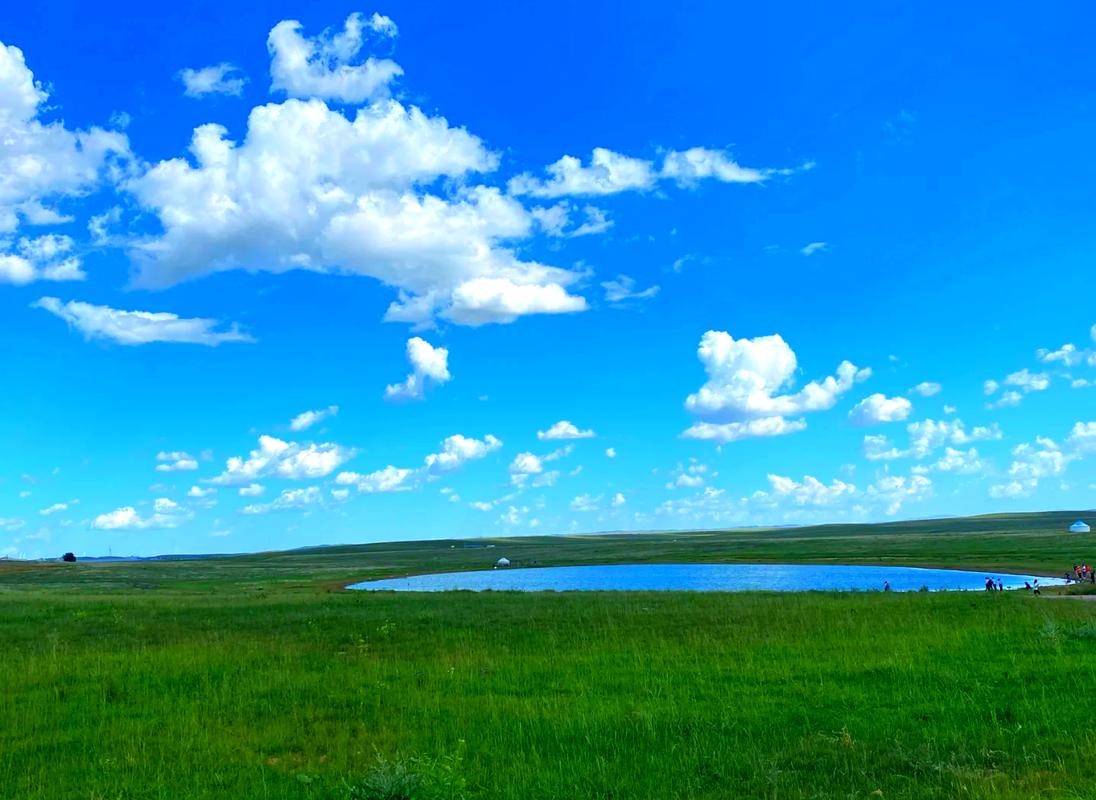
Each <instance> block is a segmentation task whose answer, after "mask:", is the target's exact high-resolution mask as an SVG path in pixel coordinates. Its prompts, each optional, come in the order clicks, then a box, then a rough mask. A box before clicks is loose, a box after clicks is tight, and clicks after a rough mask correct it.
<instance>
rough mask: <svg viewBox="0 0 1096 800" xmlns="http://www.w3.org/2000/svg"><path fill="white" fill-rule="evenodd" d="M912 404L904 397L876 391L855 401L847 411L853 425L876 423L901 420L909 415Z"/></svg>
mask: <svg viewBox="0 0 1096 800" xmlns="http://www.w3.org/2000/svg"><path fill="white" fill-rule="evenodd" d="M912 410H913V404H912V403H911V402H910V401H909V400H907V399H906V398H904V397H887V396H886V395H883V394H880V393H878V392H876V393H875V394H872V395H868V396H867V397H865V398H864V399H863V400H861V401H860V402H859V403H857V404H856V405H855V406H854V407H853V409H852V411H850V412H849V422H851V423H852V424H853V425H860V426H866V425H878V424H879V423H882V422H901V421H902V420H904V419H906V418H907V417H909V415H910V412H911V411H912Z"/></svg>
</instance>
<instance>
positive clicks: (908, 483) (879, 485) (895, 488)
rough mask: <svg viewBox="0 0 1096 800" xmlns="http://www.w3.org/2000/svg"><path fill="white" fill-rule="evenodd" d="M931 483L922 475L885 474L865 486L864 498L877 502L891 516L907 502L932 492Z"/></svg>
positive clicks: (917, 499) (921, 498)
mask: <svg viewBox="0 0 1096 800" xmlns="http://www.w3.org/2000/svg"><path fill="white" fill-rule="evenodd" d="M932 489H933V484H932V481H931V480H930V479H929V478H926V477H925V476H924V475H911V476H909V477H906V476H903V475H887V476H885V477H882V478H880V479H879V480H878V481H876V482H875V483H874V484H872V485H871V486H869V487H868V488H867V491H866V493H865V498H864V499H865V500H866V501H867V502H870V503H871V502H874V503H879V504H881V505H882V506H883V509H884V513H885V514H886V515H887V516H890V517H893V516H894V515H895V514H897V513H898V512H899V511H900V510H901V509H902V506H903V505H905V504H906V503H908V502H913V501H921V500H924V499H925V498H927V497H928V496H929V495H931V494H932Z"/></svg>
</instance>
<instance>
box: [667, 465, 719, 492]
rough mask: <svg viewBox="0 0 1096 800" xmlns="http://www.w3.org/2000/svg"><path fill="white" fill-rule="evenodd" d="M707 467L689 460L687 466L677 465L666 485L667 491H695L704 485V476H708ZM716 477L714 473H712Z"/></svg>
mask: <svg viewBox="0 0 1096 800" xmlns="http://www.w3.org/2000/svg"><path fill="white" fill-rule="evenodd" d="M708 472H709V470H708V466H707V465H706V464H701V463H699V462H697V460H696V459H691V460H690V463H689V465H688V466H686V465H685V464H678V465H677V467H676V468H675V469H674V471H673V473H671V476H670V480H669V482H668V483H667V484H666V488H667V489H697V488H700V487H701V486H703V485H704V477H703V476H704V475H706V474H708ZM712 477H713V478H714V477H716V473H712Z"/></svg>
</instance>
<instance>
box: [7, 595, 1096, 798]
mask: <svg viewBox="0 0 1096 800" xmlns="http://www.w3.org/2000/svg"><path fill="white" fill-rule="evenodd" d="M1094 611H1096V606H1093V605H1090V604H1089V603H1084V602H1070V601H1060V600H1052V599H1049V598H1044V599H1042V600H1040V599H1037V598H1031V597H1030V596H1027V595H1024V594H1019V593H1005V594H1003V595H996V594H995V595H987V594H983V593H978V594H974V593H972V594H952V595H944V594H940V595H927V594H919V593H914V594H909V595H896V594H892V595H883V594H881V593H872V594H848V595H834V594H825V595H821V594H799V595H722V594H695V595H694V594H672V593H671V594H664V593H643V594H595V595H591V594H566V595H552V594H548V595H520V594H483V595H473V594H467V593H462V594H457V595H431V596H424V595H390V594H379V595H378V594H372V593H370V594H366V593H361V594H358V593H335V594H330V593H328V594H315V595H311V596H296V597H291V598H279V597H275V596H268V597H264V598H259V597H242V598H239V599H231V598H224V597H216V598H202V597H189V598H186V599H180V598H178V597H157V596H156V595H155V594H130V595H114V596H106V597H102V596H101V597H92V596H89V597H80V596H73V595H68V596H65V597H56V596H43V595H37V594H20V595H10V594H9V595H7V596H4V597H3V599H0V640H2V641H3V642H4V657H3V659H2V660H0V686H3V690H2V691H3V695H2V696H3V702H0V796H3V797H13V798H15V797H18V798H46V797H50V798H53V797H57V798H60V797H64V798H70V797H88V798H99V797H101V798H130V797H134V798H136V797H141V798H144V797H149V798H160V797H163V798H180V797H185V798H223V797H240V798H244V797H247V798H251V797H263V798H267V797H269V798H321V797H322V798H328V797H338V798H343V797H353V796H354V795H353V794H352V793H353V792H354V791H359V792H361V791H364V790H363V789H362V787H363V786H366V785H367V782H368V781H369V780H371V779H372V780H374V781H380V780H381V779H382V778H384V776H385V775H386V774H388V773H386V772H385V770H386V769H387V770H388V771H389V773H391V772H392V770H393V769H396V771H397V772H398V770H399V769H403V770H405V771H409V772H411V773H414V774H416V775H418V774H427V775H428V776H430V778H429V779H430V781H432V783H431V784H430V785H431V786H433V787H434V791H435V792H436V794H435V795H434V796H437V797H445V796H447V794H446V792H448V791H449V788H451V784H454V782H455V781H456V779H458V778H459V782H461V783H466V784H467V786H466V789H463V788H460V787H457V788H458V789H460V791H459V792H458V791H457V790H456V789H454V790H453V793H451V795H449V796H453V797H459V796H462V795H463V794H464V793H466V795H467V796H468V797H472V798H515V800H517V798H521V800H528V799H529V798H561V797H566V798H572V797H575V798H579V797H581V798H587V797H591V798H592V797H604V798H608V797H613V798H652V797H658V798H694V797H697V798H705V797H711V798H716V797H726V796H741V797H788V798H815V797H818V798H822V797H826V798H829V797H833V798H839V797H840V798H845V797H870V796H871V793H872V792H875V791H876V790H879V791H882V792H883V796H884V797H908V798H926V797H928V798H932V797H938V798H953V797H975V798H977V797H986V798H990V797H993V798H1029V797H1032V796H1062V797H1072V796H1084V791H1082V790H1083V788H1084V787H1078V786H1077V785H1076V776H1078V775H1083V774H1084V773H1085V770H1086V769H1088V765H1089V763H1090V759H1091V756H1092V754H1093V752H1094V750H1093V747H1094V746H1096V734H1094V731H1096V725H1094V724H1093V720H1092V710H1091V704H1090V703H1089V702H1088V701H1089V699H1090V698H1091V697H1093V696H1096V694H1094V693H1096V638H1094V635H1093V631H1094V630H1096V614H1094V613H1093V612H1094ZM385 764H387V767H386V766H385ZM454 764H457V765H459V766H458V767H453V765H454ZM393 765H397V767H393ZM439 765H443V766H444V765H449V768H450V772H449V773H448V774H449V775H450V776H451V777H452V778H453V779H454V780H453V781H450V780H449V779H445V778H444V775H445V774H446V773H445V772H444V769H443V768H442V767H439ZM439 770H440V774H442V776H443V777H442V778H438V775H437V774H436V773H439ZM378 776H380V777H378ZM388 777H391V774H388ZM393 785H395V784H393ZM454 785H455V784H454ZM439 787H440V788H439ZM359 796H361V797H368V796H369V795H367V794H360V795H359ZM378 796H380V795H378ZM391 796H398V795H391ZM877 796H878V795H877Z"/></svg>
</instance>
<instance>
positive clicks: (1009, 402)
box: [986, 391, 1024, 409]
mask: <svg viewBox="0 0 1096 800" xmlns="http://www.w3.org/2000/svg"><path fill="white" fill-rule="evenodd" d="M1023 399H1024V396H1023V395H1022V394H1020V393H1019V392H1014V391H1008V392H1005V393H1003V394H1002V395H1001V397H1000V399H999V400H996V401H995V402H993V403H987V404H986V408H989V409H996V408H1014V407H1016V406H1018V405H1020V401H1021V400H1023Z"/></svg>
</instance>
